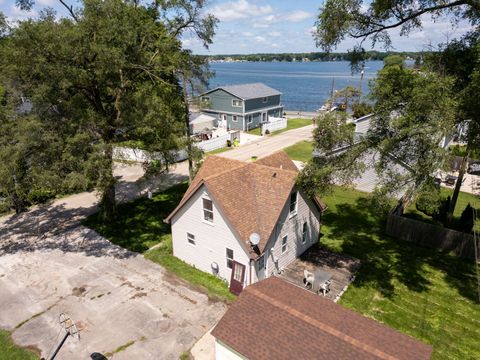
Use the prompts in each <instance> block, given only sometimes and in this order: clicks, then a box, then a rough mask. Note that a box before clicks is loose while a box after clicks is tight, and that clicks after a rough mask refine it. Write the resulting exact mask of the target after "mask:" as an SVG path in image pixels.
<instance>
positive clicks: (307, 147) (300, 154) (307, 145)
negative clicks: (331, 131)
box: [283, 140, 313, 162]
mask: <svg viewBox="0 0 480 360" xmlns="http://www.w3.org/2000/svg"><path fill="white" fill-rule="evenodd" d="M283 150H284V151H285V152H286V153H287V155H288V156H289V157H290V159H292V160H298V161H303V162H307V161H308V160H310V159H311V158H312V152H313V143H312V142H311V141H305V140H304V141H300V142H298V143H296V144H294V145H292V146H289V147H287V148H285V149H283Z"/></svg>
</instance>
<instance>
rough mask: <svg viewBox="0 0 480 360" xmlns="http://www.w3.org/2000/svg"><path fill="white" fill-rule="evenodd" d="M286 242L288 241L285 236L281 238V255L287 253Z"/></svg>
mask: <svg viewBox="0 0 480 360" xmlns="http://www.w3.org/2000/svg"><path fill="white" fill-rule="evenodd" d="M287 241H288V236H287V235H285V236H284V237H283V238H282V254H285V253H286V252H287V248H288V246H287Z"/></svg>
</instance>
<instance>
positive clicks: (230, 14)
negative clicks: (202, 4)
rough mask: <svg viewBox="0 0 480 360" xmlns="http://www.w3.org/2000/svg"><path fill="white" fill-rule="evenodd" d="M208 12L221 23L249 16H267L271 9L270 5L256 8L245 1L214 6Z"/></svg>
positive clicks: (238, 0) (240, 0)
mask: <svg viewBox="0 0 480 360" xmlns="http://www.w3.org/2000/svg"><path fill="white" fill-rule="evenodd" d="M210 12H211V13H212V14H213V15H215V16H216V17H217V18H218V19H219V20H221V21H233V20H239V19H245V18H248V17H251V16H261V15H267V14H270V13H272V12H273V8H272V7H271V6H270V5H264V6H258V5H254V4H252V3H249V2H248V1H247V0H237V1H231V2H228V3H225V4H220V5H216V6H214V7H213V8H212V9H211V11H210Z"/></svg>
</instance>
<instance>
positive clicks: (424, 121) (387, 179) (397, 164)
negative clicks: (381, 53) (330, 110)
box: [300, 66, 456, 205]
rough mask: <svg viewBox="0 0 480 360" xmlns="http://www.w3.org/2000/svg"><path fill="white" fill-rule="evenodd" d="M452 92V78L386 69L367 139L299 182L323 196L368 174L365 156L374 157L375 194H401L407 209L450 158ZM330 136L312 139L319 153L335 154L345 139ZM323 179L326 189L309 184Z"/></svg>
mask: <svg viewBox="0 0 480 360" xmlns="http://www.w3.org/2000/svg"><path fill="white" fill-rule="evenodd" d="M451 87H452V80H451V79H450V78H448V77H444V78H442V77H438V76H437V74H435V73H430V72H423V73H418V72H416V71H414V70H412V69H408V68H403V67H399V66H389V67H385V68H384V69H382V70H381V71H379V73H378V77H377V79H376V80H375V81H374V82H373V83H372V85H371V97H372V100H374V103H375V107H374V113H375V116H374V117H372V119H370V130H369V131H368V132H367V134H366V135H365V137H364V138H363V139H361V141H359V142H356V143H354V144H353V145H352V146H349V147H347V148H346V149H345V151H344V152H342V153H341V154H340V156H325V157H323V158H322V160H321V161H318V159H316V160H314V161H312V162H311V163H309V164H308V166H307V167H306V170H304V172H303V174H302V175H301V177H300V179H302V183H303V184H306V185H307V186H306V188H308V187H311V188H313V187H315V188H316V189H320V190H322V191H324V190H325V186H329V185H331V184H333V183H334V181H332V179H334V180H335V182H336V183H345V182H350V181H351V180H352V179H353V178H355V177H358V175H359V172H361V170H362V168H363V169H365V164H364V163H363V161H364V160H363V159H364V157H363V156H364V155H366V154H368V153H376V154H377V156H376V158H377V162H376V164H375V170H376V172H377V175H378V177H379V183H378V184H377V194H381V195H382V197H396V196H399V195H400V194H402V202H403V203H404V205H405V204H408V203H409V202H411V201H412V200H414V199H415V197H416V196H417V195H418V193H419V192H420V190H421V189H422V187H423V186H424V184H426V183H427V182H428V181H430V179H431V177H432V175H433V174H434V173H435V172H436V171H437V170H438V169H439V168H442V167H443V166H444V164H445V163H446V161H447V158H448V153H447V151H446V150H445V149H442V148H441V147H440V146H439V143H440V141H441V140H442V138H443V137H444V136H445V135H446V134H448V133H449V132H450V131H451V129H452V126H453V124H454V123H455V107H456V103H455V101H454V99H453V95H452V89H451ZM330 126H334V124H333V123H332V124H330ZM328 134H329V135H327V136H325V135H323V134H322V136H317V137H314V147H316V148H319V147H320V148H321V147H324V146H325V143H326V144H328V148H327V149H326V150H330V153H332V152H333V150H334V149H335V147H338V145H339V143H343V142H344V140H343V137H344V135H343V134H342V133H339V132H338V131H336V130H335V131H333V130H329V133H328ZM332 137H333V140H332ZM325 139H327V140H325ZM331 144H334V146H332V145H331ZM337 153H338V152H337ZM319 173H321V174H322V176H321V178H322V179H323V180H324V181H325V183H326V185H321V184H319V182H316V183H310V184H309V182H308V181H306V180H307V178H308V176H309V175H310V174H312V175H315V174H319ZM317 178H320V176H317ZM379 199H380V198H379ZM380 200H381V199H380ZM382 202H383V200H382Z"/></svg>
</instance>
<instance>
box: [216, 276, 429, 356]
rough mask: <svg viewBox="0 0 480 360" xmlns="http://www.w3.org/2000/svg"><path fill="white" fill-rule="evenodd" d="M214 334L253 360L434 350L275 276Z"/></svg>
mask: <svg viewBox="0 0 480 360" xmlns="http://www.w3.org/2000/svg"><path fill="white" fill-rule="evenodd" d="M212 335H213V336H214V337H216V338H217V339H218V340H220V341H221V342H222V343H224V344H226V345H228V346H229V347H231V348H233V349H234V350H236V351H237V352H239V353H240V354H242V355H244V356H246V357H247V358H249V359H258V360H263V359H278V360H283V359H285V360H286V359H360V360H362V359H399V360H407V359H408V360H411V359H418V360H422V359H429V358H430V355H431V353H432V347H431V346H430V345H426V344H424V343H422V342H420V341H418V340H415V339H413V338H412V337H410V336H407V335H405V334H402V333H401V332H399V331H397V330H393V329H391V328H389V327H387V326H385V325H382V324H380V323H378V322H376V321H374V320H372V319H369V318H366V317H364V316H362V315H360V314H358V313H356V312H354V311H352V310H349V309H346V308H344V307H343V306H341V305H338V304H336V303H334V302H333V301H330V300H327V299H325V298H324V297H322V296H319V295H315V294H314V293H311V292H309V291H306V290H304V289H302V288H300V287H298V286H296V285H293V284H290V283H287V282H286V281H284V280H281V279H279V278H276V277H270V278H268V279H266V280H263V281H260V282H259V283H256V284H254V285H250V286H248V287H247V288H246V289H245V290H243V292H242V293H241V295H240V296H239V298H238V299H237V301H236V302H235V303H234V304H233V305H232V306H231V307H230V308H229V309H228V311H227V312H226V314H225V315H224V316H223V318H222V319H221V320H220V322H219V323H218V324H217V326H216V327H215V329H213V331H212Z"/></svg>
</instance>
